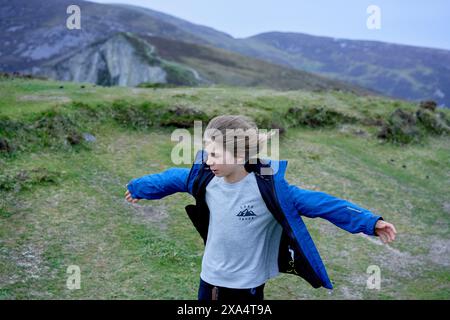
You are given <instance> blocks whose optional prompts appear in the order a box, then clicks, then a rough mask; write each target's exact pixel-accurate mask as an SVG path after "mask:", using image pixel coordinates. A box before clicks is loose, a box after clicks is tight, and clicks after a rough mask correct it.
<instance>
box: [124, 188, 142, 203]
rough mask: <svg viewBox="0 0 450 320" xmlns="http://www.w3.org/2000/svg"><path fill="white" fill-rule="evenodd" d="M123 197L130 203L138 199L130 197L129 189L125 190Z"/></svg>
mask: <svg viewBox="0 0 450 320" xmlns="http://www.w3.org/2000/svg"><path fill="white" fill-rule="evenodd" d="M125 199H126V200H127V201H128V202H131V203H136V202H138V201H139V199H133V198H132V197H131V193H130V191H128V190H127V191H126V192H125Z"/></svg>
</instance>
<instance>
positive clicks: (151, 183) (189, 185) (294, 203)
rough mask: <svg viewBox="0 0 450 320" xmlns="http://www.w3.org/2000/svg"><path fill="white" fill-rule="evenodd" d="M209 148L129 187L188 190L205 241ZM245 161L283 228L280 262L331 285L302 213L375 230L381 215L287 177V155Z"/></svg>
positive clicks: (162, 192)
mask: <svg viewBox="0 0 450 320" xmlns="http://www.w3.org/2000/svg"><path fill="white" fill-rule="evenodd" d="M206 159H207V153H206V151H204V150H200V151H199V152H198V153H197V155H196V158H195V161H194V164H193V165H192V167H191V169H187V168H170V169H167V170H165V171H163V172H161V173H155V174H150V175H146V176H143V177H140V178H136V179H133V180H131V181H130V182H129V183H128V186H127V188H128V190H129V191H130V194H131V196H132V197H133V198H135V199H148V200H153V199H161V198H163V197H165V196H168V195H171V194H173V193H176V192H188V193H190V194H191V195H192V196H194V198H195V205H194V204H189V205H187V206H186V207H185V209H186V212H187V214H188V216H189V218H190V220H191V221H192V223H193V224H194V226H195V228H196V229H197V231H198V232H199V233H200V235H201V237H202V238H203V241H204V243H206V239H207V236H208V225H209V209H208V206H207V204H206V201H205V193H206V186H207V185H208V183H209V182H210V181H211V179H212V178H213V177H214V173H213V172H212V171H211V170H210V168H209V166H208V165H207V164H206ZM253 162H255V161H252V162H249V161H248V162H247V163H246V164H245V169H246V170H247V172H254V173H255V177H256V181H257V184H258V187H259V190H260V193H261V196H262V198H263V200H264V202H265V204H266V206H267V208H268V209H269V211H270V212H271V213H272V214H273V216H274V218H275V219H276V220H277V221H278V222H279V223H280V225H281V226H282V228H283V232H282V235H281V241H280V247H279V254H278V268H279V271H280V272H283V273H289V274H294V275H297V276H300V277H302V278H303V279H305V280H306V281H308V282H309V283H310V284H311V285H312V286H313V287H314V288H319V287H325V288H328V289H332V288H333V286H332V284H331V281H330V279H329V277H328V274H327V271H326V269H325V266H324V264H323V262H322V259H321V257H320V255H319V252H318V251H317V248H316V246H315V244H314V242H313V240H312V238H311V236H310V234H309V232H308V230H307V228H306V225H305V223H304V222H303V220H302V217H301V216H305V217H308V218H316V217H320V218H324V219H327V220H328V221H330V222H332V223H333V224H335V225H336V226H338V227H340V228H342V229H344V230H346V231H348V232H351V233H359V232H363V233H365V234H367V235H375V234H374V232H375V225H376V222H377V221H378V220H379V219H383V218H382V217H380V216H378V215H375V214H373V213H372V212H370V211H369V210H367V209H364V208H361V207H359V206H357V205H355V204H353V203H351V202H349V201H346V200H343V199H339V198H336V197H333V196H331V195H329V194H326V193H324V192H318V191H309V190H304V189H301V188H299V187H297V186H295V185H290V184H289V183H288V182H287V181H286V179H285V177H284V176H285V172H286V167H287V164H288V163H287V161H286V160H280V161H276V160H271V159H257V161H256V163H253Z"/></svg>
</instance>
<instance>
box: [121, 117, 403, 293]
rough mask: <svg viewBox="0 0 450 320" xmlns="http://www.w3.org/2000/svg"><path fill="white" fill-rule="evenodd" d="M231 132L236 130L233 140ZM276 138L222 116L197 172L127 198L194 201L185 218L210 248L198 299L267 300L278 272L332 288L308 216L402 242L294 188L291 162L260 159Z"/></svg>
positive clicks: (165, 177)
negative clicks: (179, 196)
mask: <svg viewBox="0 0 450 320" xmlns="http://www.w3.org/2000/svg"><path fill="white" fill-rule="evenodd" d="M229 130H234V131H233V135H232V136H230V135H228V134H227V132H229ZM269 138H270V137H269V136H267V135H259V133H258V132H257V126H256V125H255V123H254V122H253V121H252V120H251V119H249V118H247V117H244V116H239V115H237V116H235V115H225V116H218V117H215V118H213V119H212V120H211V121H210V122H209V124H208V126H207V128H206V132H205V143H206V144H205V150H201V151H199V152H198V153H197V156H196V159H195V162H194V164H193V166H192V168H191V169H190V170H189V169H185V168H170V169H168V170H166V171H163V172H161V173H158V174H151V175H147V176H144V177H141V178H137V179H133V180H131V181H130V182H129V184H128V185H127V189H128V190H127V191H126V193H125V196H126V199H127V201H129V202H132V203H136V202H137V201H138V200H139V199H161V198H163V197H165V196H167V195H170V194H173V193H175V192H189V193H190V194H191V195H193V196H194V198H195V200H196V204H195V205H188V206H186V211H187V213H188V216H189V218H190V219H191V221H192V222H193V224H194V226H195V228H196V229H197V231H198V232H199V233H200V235H201V236H202V238H203V240H204V243H205V252H204V255H203V259H202V270H201V273H200V285H199V291H198V299H199V300H221V301H227V300H245V301H258V300H263V298H264V285H265V283H266V282H267V280H268V279H271V278H273V277H275V276H276V275H278V273H279V272H283V273H290V274H294V275H297V276H300V277H302V278H303V279H305V280H306V281H307V282H309V283H310V284H311V285H312V286H313V287H314V288H319V287H325V288H329V289H331V288H332V284H331V281H330V279H329V278H328V275H327V272H326V270H325V266H324V265H323V263H322V260H321V258H320V256H319V253H318V251H317V249H316V247H315V245H314V243H313V240H312V239H311V237H310V235H309V233H308V230H307V229H306V226H305V224H304V223H303V221H302V218H301V215H303V216H306V217H310V218H314V217H321V218H324V219H327V220H329V221H330V222H332V223H333V224H335V225H336V226H338V227H340V228H342V229H344V230H346V231H348V232H351V233H357V232H364V233H365V234H368V235H376V236H379V237H380V238H381V240H382V241H383V242H390V241H393V240H394V239H395V234H396V230H395V227H394V226H393V225H392V224H390V223H388V222H385V221H383V218H382V217H380V216H377V215H375V214H373V213H371V212H370V211H368V210H366V209H363V208H361V207H358V206H357V205H355V204H353V203H350V202H348V201H346V200H342V199H339V198H336V197H333V196H330V195H328V194H326V193H323V192H317V191H308V190H302V189H300V188H298V187H297V186H294V185H289V184H288V182H287V181H286V179H285V178H284V175H285V170H286V166H287V161H286V160H280V161H275V160H263V159H259V158H257V157H256V156H257V154H258V153H259V152H258V151H259V149H260V148H261V145H262V144H263V143H264V142H266V141H267V139H269ZM250 160H251V161H250Z"/></svg>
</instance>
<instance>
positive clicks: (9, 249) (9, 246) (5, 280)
mask: <svg viewBox="0 0 450 320" xmlns="http://www.w3.org/2000/svg"><path fill="white" fill-rule="evenodd" d="M60 85H63V86H64V89H58V88H59V86H60ZM62 95H63V96H65V97H67V98H68V99H69V100H70V101H71V102H74V101H75V102H77V103H78V102H83V103H86V104H89V106H90V107H92V108H94V110H95V108H102V106H103V107H105V106H110V105H112V104H113V103H114V102H115V101H118V100H119V99H120V101H125V102H126V103H129V104H130V106H133V105H140V104H142V103H144V102H147V103H150V102H151V103H154V104H161V106H162V107H161V108H165V107H173V106H183V107H189V108H195V109H196V110H201V111H203V112H205V113H206V114H207V115H214V114H218V113H223V114H225V113H244V114H248V115H251V116H259V117H261V119H263V120H267V119H270V117H271V116H272V115H275V114H276V115H277V116H278V117H280V115H283V114H285V112H286V111H287V110H288V109H289V108H291V107H302V106H325V107H327V108H330V109H333V110H335V111H337V112H340V113H342V114H345V115H349V116H351V117H354V118H357V119H365V118H368V117H369V118H374V117H387V116H388V115H389V114H390V113H391V112H392V111H393V110H394V109H395V108H398V107H399V106H402V107H404V108H406V109H410V110H414V109H415V108H416V107H415V106H414V105H413V104H408V103H405V102H397V101H391V100H388V99H384V98H380V97H356V96H353V95H351V94H347V93H340V92H333V93H327V92H323V93H312V92H306V91H288V92H278V91H271V90H266V89H240V88H227V87H216V88H163V89H156V90H155V89H131V88H103V87H95V88H94V87H93V86H92V85H86V88H85V89H81V88H80V84H74V83H60V82H52V81H39V80H21V79H15V80H8V81H0V97H1V98H0V115H2V116H8V117H11V118H13V119H15V120H17V121H23V123H30V121H33V120H32V119H33V115H35V116H36V115H41V114H42V112H43V111H46V110H50V109H52V108H54V107H55V106H59V111H60V112H61V113H62V114H67V115H70V114H72V115H73V116H74V119H75V120H76V121H77V122H76V125H77V126H79V127H80V128H81V129H80V130H83V131H86V132H90V133H92V134H93V135H94V136H95V137H96V141H95V142H94V143H87V142H84V143H83V144H82V145H83V147H81V146H74V147H70V146H66V147H64V148H59V147H55V145H56V146H57V145H58V143H61V141H60V140H55V141H53V142H51V143H50V145H49V146H41V145H40V144H39V143H38V141H34V142H33V143H34V144H36V146H39V147H34V148H31V147H30V148H25V149H24V150H22V151H21V150H18V151H17V152H14V153H13V154H12V155H9V156H6V155H2V156H0V172H1V173H0V175H1V176H2V177H3V178H2V179H3V180H2V181H6V180H5V179H10V178H11V177H14V176H15V175H16V174H18V173H19V172H21V171H27V172H38V173H45V174H55V176H56V178H55V179H50V181H47V180H46V179H42V177H41V176H37V177H36V176H32V177H31V178H30V179H29V180H24V181H23V186H22V187H21V188H4V189H0V193H1V197H0V299H45V298H50V299H82V298H87V299H119V298H123V299H196V295H197V286H198V280H199V273H200V268H201V257H202V252H203V244H202V241H201V239H200V236H199V235H198V234H197V233H196V231H195V229H194V227H193V226H192V225H191V223H190V221H189V219H188V217H187V215H186V213H185V211H184V206H185V205H186V204H188V203H193V199H192V198H191V197H190V196H189V195H187V194H175V195H172V196H170V197H167V198H165V199H163V200H159V201H141V202H140V203H139V204H138V205H131V204H129V203H127V202H126V201H125V200H124V198H123V194H124V192H125V188H124V186H125V184H126V183H127V182H128V181H129V180H130V179H132V178H134V177H138V176H142V175H145V174H150V173H156V172H160V171H162V170H164V169H166V168H168V167H171V166H172V165H171V162H170V152H171V148H172V147H173V146H174V144H175V143H174V142H171V140H170V134H171V132H172V128H170V127H160V126H150V127H148V126H147V127H143V126H140V125H137V126H136V127H132V126H128V125H127V123H125V125H123V124H120V123H118V122H117V121H114V120H113V118H112V117H111V116H110V115H108V113H107V112H106V111H102V112H103V113H99V114H100V115H101V117H105V119H103V120H102V119H100V120H102V121H100V120H98V119H97V120H96V119H95V118H92V119H91V118H89V116H88V113H86V114H85V113H78V112H79V109H78V108H77V107H76V105H75V106H74V105H73V104H71V103H70V102H69V101H67V102H64V103H62V102H55V100H54V99H51V97H58V96H62ZM24 96H33V97H37V96H38V97H41V98H40V100H32V99H30V97H28V100H27V99H23V97H24ZM105 110H109V109H105ZM285 120H286V119H285ZM288 120H289V119H287V120H286V121H285V124H287V123H289V121H288ZM280 121H281V122H283V123H284V120H283V119H281V118H280ZM0 129H2V128H0ZM357 130H363V131H364V132H366V134H364V135H360V134H355V132H357ZM376 131H377V128H376V127H374V126H367V125H365V124H363V122H357V123H339V124H337V125H336V126H331V127H323V128H316V129H312V128H307V127H295V128H294V127H288V128H287V132H286V134H285V135H284V136H283V138H282V140H281V150H280V156H281V158H282V159H287V160H288V162H289V165H288V171H287V179H288V181H289V182H290V183H293V184H297V185H299V186H301V187H304V188H306V189H314V190H321V191H325V192H328V193H330V194H333V195H336V196H339V197H343V198H346V199H349V200H351V201H353V202H355V203H357V204H359V205H361V206H363V207H366V208H368V209H370V210H372V211H374V212H376V213H378V214H381V215H382V216H383V217H384V218H385V220H387V221H390V222H392V223H394V224H395V225H396V227H397V230H398V232H399V233H398V238H397V240H396V241H395V242H394V243H393V244H391V245H389V246H386V245H380V244H379V243H378V242H377V241H371V240H370V239H369V238H368V237H365V236H361V235H352V234H349V233H347V232H345V231H343V230H341V229H338V228H337V227H335V226H333V225H332V224H330V223H329V222H327V221H324V220H320V219H305V221H306V223H307V225H308V228H309V230H310V232H311V234H312V236H313V239H314V240H315V242H316V244H317V246H318V249H319V251H320V253H321V255H322V257H323V259H324V262H325V264H326V266H327V270H328V273H329V275H330V277H331V279H332V281H333V282H334V284H335V290H334V291H333V292H332V293H329V292H328V291H327V290H325V289H319V290H316V289H313V288H312V287H310V286H309V285H308V284H307V283H306V282H305V281H302V280H301V279H300V278H298V277H295V276H291V275H281V276H279V277H277V278H276V279H273V280H270V281H269V282H268V284H267V286H266V298H267V299H433V298H436V299H448V298H449V297H450V284H449V283H450V282H449V280H450V265H449V260H448V256H449V255H448V244H449V241H450V239H449V236H448V235H449V232H448V230H449V229H448V227H449V222H450V219H449V207H450V203H449V200H448V194H449V192H450V184H449V170H448V168H449V164H450V143H449V139H448V136H433V135H430V136H428V137H427V138H426V139H425V140H424V141H422V143H419V144H411V145H407V146H398V145H393V144H389V143H383V142H381V141H379V140H377V139H376V138H375V134H376ZM0 132H1V130H0ZM8 134H9V136H10V137H14V132H9V133H8ZM26 138H27V139H28V136H27V137H26ZM17 141H18V142H21V141H22V142H23V141H28V140H26V139H25V138H23V139H22V138H21V137H18V138H17ZM391 159H392V160H394V161H391ZM403 166H405V167H403ZM185 167H189V165H185ZM33 170H37V171H33ZM5 176H8V177H7V178H5ZM7 181H10V180H7ZM372 264H375V265H378V266H379V267H380V268H381V276H382V282H381V290H369V289H367V288H366V280H367V277H368V275H367V274H366V270H367V267H368V266H369V265H372ZM69 265H78V266H79V267H80V269H81V289H80V290H68V289H67V288H66V279H67V277H68V274H66V270H67V267H68V266H69Z"/></svg>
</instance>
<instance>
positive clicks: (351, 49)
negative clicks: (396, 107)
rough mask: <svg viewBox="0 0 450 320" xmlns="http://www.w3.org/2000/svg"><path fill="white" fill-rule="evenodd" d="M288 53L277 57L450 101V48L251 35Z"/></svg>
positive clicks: (389, 89) (393, 91) (403, 93)
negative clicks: (449, 49)
mask: <svg viewBox="0 0 450 320" xmlns="http://www.w3.org/2000/svg"><path fill="white" fill-rule="evenodd" d="M249 41H252V43H253V44H254V45H255V44H256V43H262V44H264V45H269V46H271V47H273V48H274V49H276V50H280V51H282V52H283V53H284V54H285V55H284V56H280V57H279V58H277V59H271V60H272V62H276V63H280V64H286V65H289V66H291V67H294V68H296V69H301V70H307V71H311V72H317V73H320V74H323V75H326V76H332V77H333V78H336V79H341V80H345V81H350V82H352V83H355V84H359V85H362V86H365V87H368V88H373V89H375V90H378V91H380V92H383V93H385V94H388V95H391V96H396V97H404V98H408V99H413V100H418V99H423V98H430V99H435V100H437V101H439V102H440V103H442V104H443V103H445V104H446V105H450V51H447V50H439V49H430V48H420V47H413V46H405V45H398V44H390V43H383V42H376V41H360V40H358V41H356V40H345V39H335V38H329V37H316V36H310V35H306V34H301V33H282V32H272V33H264V34H259V35H256V36H254V37H251V38H249Z"/></svg>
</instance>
